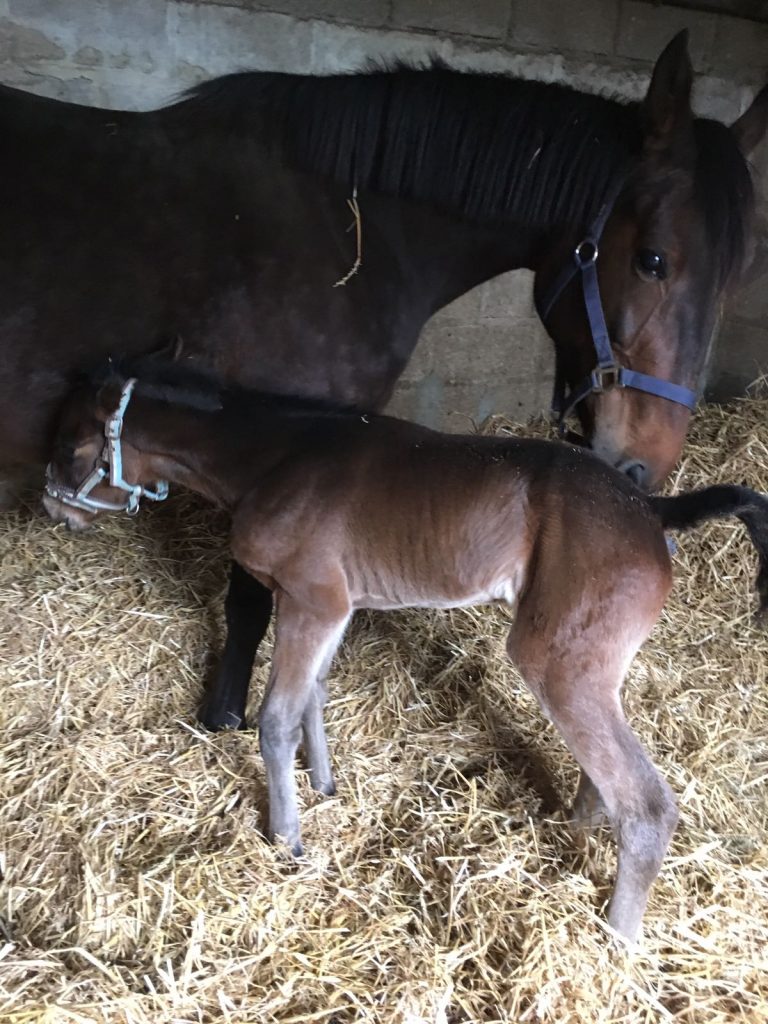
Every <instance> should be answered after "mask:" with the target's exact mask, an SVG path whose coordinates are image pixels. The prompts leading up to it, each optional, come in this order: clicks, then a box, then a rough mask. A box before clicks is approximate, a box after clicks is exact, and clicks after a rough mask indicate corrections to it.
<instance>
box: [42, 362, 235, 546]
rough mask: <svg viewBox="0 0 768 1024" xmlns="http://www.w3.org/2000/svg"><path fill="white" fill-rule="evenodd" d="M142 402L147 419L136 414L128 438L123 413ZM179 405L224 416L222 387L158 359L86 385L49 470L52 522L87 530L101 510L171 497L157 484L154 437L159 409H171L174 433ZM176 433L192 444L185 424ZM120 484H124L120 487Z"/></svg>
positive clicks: (71, 406) (66, 410) (158, 455)
mask: <svg viewBox="0 0 768 1024" xmlns="http://www.w3.org/2000/svg"><path fill="white" fill-rule="evenodd" d="M129 382H131V383H129ZM134 395H135V396H136V397H135V399H134V397H133V396H134ZM147 399H149V400H150V401H149V403H147V402H146V400H147ZM137 400H138V401H141V402H142V415H141V417H140V421H139V422H137V421H136V417H135V416H134V415H133V410H131V415H130V419H131V429H130V431H129V432H128V436H126V433H125V431H124V429H123V428H124V424H123V419H124V415H127V414H128V406H129V404H130V403H131V402H132V401H133V404H135V401H137ZM173 407H179V408H181V407H186V408H193V409H198V410H204V411H208V412H210V411H214V410H218V409H220V408H221V401H220V397H219V387H218V385H217V384H216V382H215V381H213V380H212V379H211V378H210V377H209V376H208V375H207V374H205V373H203V372H201V371H198V370H190V369H186V368H182V367H179V366H178V365H176V364H169V363H165V362H162V361H158V360H153V359H138V360H133V362H132V363H131V364H130V365H126V366H125V367H124V368H122V369H120V370H119V369H118V368H116V367H115V366H113V365H112V364H111V363H110V364H109V366H108V367H107V368H106V370H103V371H101V370H100V371H99V372H97V373H95V374H94V375H92V376H91V377H90V378H89V379H87V380H85V381H83V382H80V383H79V384H78V386H77V387H75V388H74V390H73V391H72V392H71V393H70V395H69V396H68V398H67V400H66V402H65V404H64V407H63V409H62V412H61V416H60V419H59V424H58V428H57V432H56V435H55V438H54V443H53V447H52V451H53V456H52V459H51V461H50V463H49V465H48V469H47V485H46V493H45V495H44V497H43V504H44V506H45V509H46V511H47V512H48V514H49V515H50V516H51V518H52V519H54V520H55V521H56V522H64V523H66V524H67V526H68V527H69V528H70V529H72V530H84V529H87V528H88V527H89V526H90V525H91V523H92V522H93V520H94V518H95V517H96V516H97V515H98V514H99V513H100V512H102V511H111V510H113V511H121V510H126V511H129V512H135V511H136V510H137V508H138V499H139V498H140V497H148V498H150V499H152V500H159V499H161V498H162V497H165V493H166V492H167V485H165V484H162V485H156V484H154V483H152V481H153V480H154V479H155V475H156V473H154V472H153V467H156V466H157V465H158V463H162V461H163V445H162V442H157V441H156V440H155V438H153V436H152V435H153V427H152V422H153V412H152V410H153V409H155V410H157V409H158V408H162V409H163V410H165V411H164V415H163V422H164V424H165V426H166V430H167V427H168V424H169V416H168V412H169V410H170V411H171V414H172V415H171V417H170V421H171V425H172V423H173V420H174V416H173ZM116 414H117V420H119V423H118V422H117V421H116ZM175 419H179V417H178V416H176V417H175ZM110 423H111V424H112V426H113V427H115V426H117V431H116V433H117V438H118V444H117V445H116V446H115V445H114V443H113V445H112V450H111V452H110V451H109V450H108V447H109V446H108V441H107V436H106V433H107V427H108V424H110ZM177 433H179V434H180V435H181V436H182V437H183V438H184V440H185V441H186V442H191V441H192V438H190V437H189V434H188V426H187V421H186V420H185V421H184V422H180V423H179V424H178V430H177ZM113 437H114V432H113ZM113 478H114V479H115V480H119V481H121V485H120V486H114V485H113Z"/></svg>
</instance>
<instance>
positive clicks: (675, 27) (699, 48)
mask: <svg viewBox="0 0 768 1024" xmlns="http://www.w3.org/2000/svg"><path fill="white" fill-rule="evenodd" d="M716 25H717V19H716V17H715V15H714V14H705V13H702V12H700V11H690V10H683V9H682V8H680V7H665V6H662V5H661V4H656V3H642V2H639V0H625V2H624V4H623V6H622V9H621V17H620V19H619V35H618V41H617V44H616V52H617V53H618V55H619V56H620V57H633V58H635V59H636V60H647V61H649V62H651V63H653V62H654V61H655V60H656V58H657V57H658V56H659V54H660V53H661V51H662V50H663V49H664V47H665V46H666V45H667V43H668V42H669V41H670V39H672V37H673V36H675V35H677V33H678V32H680V31H681V30H682V29H684V28H687V29H688V30H689V32H690V35H689V43H688V45H689V52H690V54H691V62H692V64H693V66H694V68H696V70H698V71H702V70H705V69H706V68H707V67H708V66H709V62H710V58H711V54H712V49H713V47H714V43H715V28H716Z"/></svg>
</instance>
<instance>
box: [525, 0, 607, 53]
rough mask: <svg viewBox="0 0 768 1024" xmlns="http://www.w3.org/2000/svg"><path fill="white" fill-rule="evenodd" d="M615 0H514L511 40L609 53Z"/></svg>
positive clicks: (545, 47)
mask: <svg viewBox="0 0 768 1024" xmlns="http://www.w3.org/2000/svg"><path fill="white" fill-rule="evenodd" d="M618 10H619V8H618V3H617V0H583V2H580V3H568V4H564V3H563V0H517V2H516V5H515V14H514V17H513V22H512V40H513V42H515V43H525V44H526V45H527V46H538V47H541V48H542V49H545V50H561V51H562V50H586V51H587V52H589V53H612V52H613V40H614V35H615V32H616V24H617V20H618Z"/></svg>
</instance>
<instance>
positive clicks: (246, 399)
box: [86, 355, 360, 415]
mask: <svg viewBox="0 0 768 1024" xmlns="http://www.w3.org/2000/svg"><path fill="white" fill-rule="evenodd" d="M130 377H135V378H136V386H135V388H134V392H135V394H136V395H138V396H140V397H144V398H149V399H151V400H152V401H156V402H162V403H164V404H166V405H171V406H179V407H182V408H187V409H198V410H200V411H201V412H218V411H219V410H220V409H222V408H224V407H225V406H227V407H231V406H233V405H236V406H237V408H238V410H240V411H243V412H245V410H246V409H247V408H248V407H249V406H251V407H252V406H256V405H258V406H260V407H261V408H262V409H263V408H264V407H265V406H268V407H272V408H274V409H275V411H279V412H280V413H283V414H285V413H291V412H295V413H313V414H322V413H327V414H330V415H347V414H349V413H352V412H357V413H359V411H360V410H355V409H353V408H352V407H351V406H346V405H345V406H342V405H339V404H338V403H333V402H330V401H326V400H325V399H322V398H305V397H303V396H299V395H281V394H275V393H272V392H266V391H255V390H250V389H248V388H244V387H241V386H239V385H230V384H227V383H226V382H225V381H223V380H222V379H221V378H220V377H218V376H217V375H216V374H215V373H214V372H213V371H212V370H209V369H207V368H206V367H203V366H191V365H190V364H188V363H179V362H174V361H173V360H171V359H166V358H158V356H156V355H145V356H136V357H133V358H130V359H123V360H109V361H108V362H107V363H101V364H99V365H98V366H96V367H95V368H94V369H93V370H92V371H91V372H89V373H87V374H86V381H87V383H88V385H89V386H91V387H96V388H100V387H103V386H104V385H107V384H114V385H115V386H119V387H122V385H123V384H124V383H125V382H126V380H128V379H129V378H130Z"/></svg>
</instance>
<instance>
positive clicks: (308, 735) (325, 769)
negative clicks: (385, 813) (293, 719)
mask: <svg viewBox="0 0 768 1024" xmlns="http://www.w3.org/2000/svg"><path fill="white" fill-rule="evenodd" d="M333 653H335V648H334V651H333V652H332V653H331V657H329V658H328V659H327V665H325V666H324V667H323V668H321V670H320V672H319V673H318V677H317V682H316V683H315V687H314V689H313V691H312V693H311V694H310V697H309V700H308V701H307V706H306V708H305V709H304V714H303V715H302V719H301V729H302V732H303V734H304V756H305V757H306V760H307V768H308V769H309V782H310V785H311V786H312V789H315V790H317V792H318V793H324V794H325V795H326V796H333V795H334V794H335V793H336V783H335V782H334V780H333V771H332V769H331V758H330V755H329V753H328V740H327V738H326V735H325V725H324V724H323V708H324V707H325V702H326V701H327V699H328V687H327V685H326V682H325V677H326V675H327V673H328V669H329V668H330V663H331V660H332V657H333Z"/></svg>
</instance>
